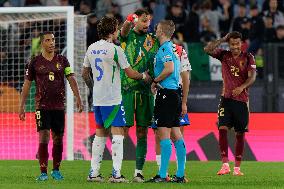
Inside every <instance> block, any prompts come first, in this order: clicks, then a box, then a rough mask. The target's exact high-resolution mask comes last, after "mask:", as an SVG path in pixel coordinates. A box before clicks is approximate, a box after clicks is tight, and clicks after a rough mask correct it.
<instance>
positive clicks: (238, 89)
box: [232, 87, 244, 96]
mask: <svg viewBox="0 0 284 189" xmlns="http://www.w3.org/2000/svg"><path fill="white" fill-rule="evenodd" d="M243 90H244V88H242V87H237V88H235V89H234V90H233V93H232V94H233V96H239V95H240V94H241V93H242V92H243Z"/></svg>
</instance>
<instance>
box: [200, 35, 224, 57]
mask: <svg viewBox="0 0 284 189" xmlns="http://www.w3.org/2000/svg"><path fill="white" fill-rule="evenodd" d="M224 42H225V40H224V39H223V38H221V39H217V40H214V41H211V42H209V43H208V44H207V45H206V46H205V47H204V51H205V52H206V53H207V54H213V53H214V50H215V49H216V48H217V47H218V46H219V45H220V44H221V43H224Z"/></svg>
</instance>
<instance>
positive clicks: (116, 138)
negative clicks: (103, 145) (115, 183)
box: [111, 135, 124, 178]
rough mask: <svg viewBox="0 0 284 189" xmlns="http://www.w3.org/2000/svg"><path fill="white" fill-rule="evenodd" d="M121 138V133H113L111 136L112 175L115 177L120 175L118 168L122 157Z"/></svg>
mask: <svg viewBox="0 0 284 189" xmlns="http://www.w3.org/2000/svg"><path fill="white" fill-rule="evenodd" d="M123 138H124V137H123V136H122V135H113V138H112V146H111V148H112V161H113V169H112V175H113V176H114V177H116V178H117V177H120V176H121V174H120V170H121V165H122V159H123Z"/></svg>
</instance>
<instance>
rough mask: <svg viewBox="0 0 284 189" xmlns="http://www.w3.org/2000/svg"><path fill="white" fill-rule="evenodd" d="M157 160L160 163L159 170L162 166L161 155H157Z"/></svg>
mask: <svg viewBox="0 0 284 189" xmlns="http://www.w3.org/2000/svg"><path fill="white" fill-rule="evenodd" d="M156 162H157V165H158V170H160V168H161V155H156Z"/></svg>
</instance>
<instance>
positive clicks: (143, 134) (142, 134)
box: [136, 127, 148, 138]
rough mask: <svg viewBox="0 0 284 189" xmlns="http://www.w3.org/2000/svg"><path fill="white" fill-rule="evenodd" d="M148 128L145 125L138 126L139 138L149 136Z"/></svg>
mask: <svg viewBox="0 0 284 189" xmlns="http://www.w3.org/2000/svg"><path fill="white" fill-rule="evenodd" d="M147 131H148V130H147V128H144V127H137V130H136V136H137V138H144V137H147Z"/></svg>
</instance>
